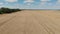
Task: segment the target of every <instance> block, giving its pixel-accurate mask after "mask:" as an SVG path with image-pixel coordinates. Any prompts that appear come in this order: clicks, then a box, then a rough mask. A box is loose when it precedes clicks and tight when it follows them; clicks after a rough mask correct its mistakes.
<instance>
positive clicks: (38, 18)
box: [0, 10, 60, 34]
mask: <svg viewBox="0 0 60 34" xmlns="http://www.w3.org/2000/svg"><path fill="white" fill-rule="evenodd" d="M0 34H60V13H59V12H55V11H33V10H32V11H30V10H25V11H22V12H17V13H13V14H5V15H0Z"/></svg>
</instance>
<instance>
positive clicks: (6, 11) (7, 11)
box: [0, 7, 21, 14]
mask: <svg viewBox="0 0 60 34" xmlns="http://www.w3.org/2000/svg"><path fill="white" fill-rule="evenodd" d="M17 11H21V10H20V9H10V8H4V7H2V8H0V14H3V13H12V12H17Z"/></svg>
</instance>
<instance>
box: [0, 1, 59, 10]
mask: <svg viewBox="0 0 60 34" xmlns="http://www.w3.org/2000/svg"><path fill="white" fill-rule="evenodd" d="M0 7H8V8H20V9H60V0H0Z"/></svg>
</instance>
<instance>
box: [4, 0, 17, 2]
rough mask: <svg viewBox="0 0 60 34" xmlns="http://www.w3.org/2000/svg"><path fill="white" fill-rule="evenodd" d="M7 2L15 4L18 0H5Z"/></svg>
mask: <svg viewBox="0 0 60 34" xmlns="http://www.w3.org/2000/svg"><path fill="white" fill-rule="evenodd" d="M5 1H7V2H17V1H18V0H5Z"/></svg>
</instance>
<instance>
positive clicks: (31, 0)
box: [24, 0, 34, 3]
mask: <svg viewBox="0 0 60 34" xmlns="http://www.w3.org/2000/svg"><path fill="white" fill-rule="evenodd" d="M27 2H29V3H32V2H34V0H25V1H24V3H27Z"/></svg>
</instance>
